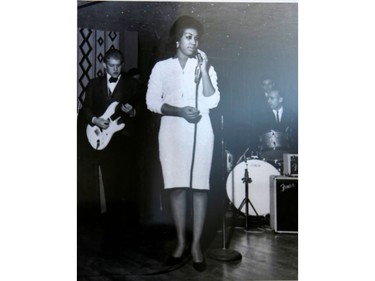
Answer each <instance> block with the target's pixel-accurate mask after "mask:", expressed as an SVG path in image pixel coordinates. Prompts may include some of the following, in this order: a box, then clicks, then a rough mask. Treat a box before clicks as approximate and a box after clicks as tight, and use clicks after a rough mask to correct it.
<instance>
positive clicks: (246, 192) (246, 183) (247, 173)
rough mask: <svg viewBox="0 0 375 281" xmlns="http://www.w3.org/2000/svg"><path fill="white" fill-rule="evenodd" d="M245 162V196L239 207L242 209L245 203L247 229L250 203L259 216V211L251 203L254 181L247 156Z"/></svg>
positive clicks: (247, 226)
mask: <svg viewBox="0 0 375 281" xmlns="http://www.w3.org/2000/svg"><path fill="white" fill-rule="evenodd" d="M245 164H246V168H245V174H244V177H243V178H242V179H241V180H242V182H243V183H245V198H244V199H243V200H242V203H241V205H240V207H239V208H238V209H239V210H240V211H241V209H242V208H243V206H244V205H245V228H246V230H249V225H248V224H249V223H248V218H249V204H250V206H251V208H253V210H254V212H255V214H256V215H257V216H259V214H258V212H257V211H256V209H255V207H254V205H253V203H251V200H250V199H249V183H251V182H252V179H251V178H250V177H249V171H248V169H247V159H246V158H245Z"/></svg>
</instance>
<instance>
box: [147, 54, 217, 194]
mask: <svg viewBox="0 0 375 281" xmlns="http://www.w3.org/2000/svg"><path fill="white" fill-rule="evenodd" d="M196 65H197V60H196V59H195V58H189V59H188V60H187V62H186V65H185V68H184V69H182V67H181V65H180V63H179V61H178V59H177V58H170V59H167V60H164V61H160V62H158V63H157V64H156V65H155V66H154V68H153V70H152V73H151V76H150V79H149V82H148V90H147V95H146V103H147V107H148V109H149V110H151V111H152V112H155V113H159V114H162V112H161V107H162V105H163V104H164V103H167V104H169V105H172V106H177V107H184V106H192V107H195V92H196V83H195V82H194V78H195V74H194V73H195V68H196ZM209 76H210V78H211V83H212V85H213V87H214V88H215V93H214V94H213V95H212V96H209V97H205V96H204V95H203V86H202V81H201V80H202V79H201V80H200V82H199V85H198V110H199V111H200V114H201V115H202V118H201V119H200V121H199V122H198V123H197V133H196V137H194V127H195V125H194V124H192V123H189V122H188V121H186V120H185V119H184V118H182V117H176V116H162V118H161V123H160V130H159V157H160V162H161V166H162V171H163V179H164V188H165V189H168V188H174V187H190V181H191V176H192V184H191V187H192V188H194V189H202V190H208V189H209V179H210V171H211V164H212V153H213V146H214V134H213V131H212V126H211V120H210V116H209V110H210V109H211V108H214V107H216V106H217V105H218V103H219V101H220V93H219V90H218V86H217V75H216V72H215V70H214V68H213V67H212V66H211V67H210V69H209ZM194 142H195V149H194V148H193V146H194ZM193 156H194V162H193V164H192V160H193ZM192 167H193V169H191V168H192ZM191 171H193V172H192V174H191Z"/></svg>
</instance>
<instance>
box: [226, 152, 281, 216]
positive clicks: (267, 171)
mask: <svg viewBox="0 0 375 281" xmlns="http://www.w3.org/2000/svg"><path fill="white" fill-rule="evenodd" d="M245 169H247V170H248V177H250V178H251V184H250V185H249V186H248V196H246V194H245V191H246V190H245V188H244V181H243V180H242V179H243V178H244V179H245V181H246V180H247V175H246V174H245V176H244V171H245ZM272 175H280V172H279V171H278V170H277V169H276V168H275V167H274V166H273V165H272V164H270V163H268V162H266V161H263V160H260V159H251V158H247V159H246V162H245V161H242V162H240V163H239V164H238V165H236V166H235V167H234V168H233V170H232V171H231V172H230V173H229V175H228V178H227V185H226V190H227V196H228V198H229V200H230V201H231V202H233V205H234V207H235V208H237V209H238V208H240V206H241V203H242V202H243V198H246V197H249V198H251V203H252V204H253V206H254V208H255V209H256V212H257V214H258V215H259V217H261V216H266V215H268V214H269V213H270V191H269V186H270V181H269V180H270V176H272ZM248 184H249V183H248ZM248 211H249V215H250V216H256V215H257V214H256V213H255V212H254V209H253V208H249V210H248ZM240 212H242V213H244V210H243V206H242V210H240Z"/></svg>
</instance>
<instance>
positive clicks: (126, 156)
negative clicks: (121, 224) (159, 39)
mask: <svg viewBox="0 0 375 281" xmlns="http://www.w3.org/2000/svg"><path fill="white" fill-rule="evenodd" d="M123 63H124V56H123V54H122V53H121V51H119V50H117V49H111V50H109V51H107V52H106V53H105V55H104V59H103V66H104V69H105V72H106V74H105V75H104V76H103V77H97V78H94V79H92V80H91V81H90V82H89V83H88V85H87V88H86V91H85V100H84V103H83V107H82V109H81V111H80V114H79V115H80V116H79V120H81V121H83V122H80V121H79V123H81V125H82V126H81V133H82V132H83V131H84V130H85V128H86V127H87V125H91V126H94V125H96V126H98V127H99V128H101V129H107V128H108V127H109V126H110V122H109V120H107V119H103V118H101V117H100V116H102V115H103V114H104V113H105V112H106V110H107V108H108V107H109V106H110V105H111V104H112V103H113V102H118V103H119V104H118V106H117V107H116V113H115V114H117V116H121V118H120V119H119V121H118V122H119V123H124V124H125V127H124V128H123V129H122V130H121V131H118V132H115V133H114V134H113V136H112V137H111V139H110V141H109V143H108V145H107V146H106V147H105V148H104V149H102V150H95V149H94V148H93V147H91V146H90V145H89V142H88V139H87V138H86V137H85V144H84V145H81V147H82V146H84V148H83V149H82V151H85V152H86V153H87V154H86V156H88V157H86V156H85V157H83V158H84V159H83V161H92V162H91V163H92V164H93V165H91V167H93V168H94V171H95V172H94V173H93V175H94V177H96V180H95V181H93V180H91V183H97V182H98V181H97V179H98V175H99V174H98V171H99V169H98V166H100V171H101V175H102V180H103V185H104V193H105V201H106V216H105V217H107V218H108V219H109V220H110V222H113V219H115V220H117V219H118V218H120V216H122V213H123V211H124V210H123V207H124V205H126V204H125V202H124V200H129V199H131V198H130V196H129V194H130V189H131V185H132V180H131V178H132V175H134V174H135V173H134V171H131V169H134V168H133V166H134V163H133V160H134V159H133V157H134V155H133V154H134V150H135V149H134V145H135V144H134V141H133V138H134V136H133V135H134V132H133V131H134V119H135V116H136V110H135V108H134V106H135V102H136V98H137V97H136V95H137V83H136V81H135V80H134V79H132V78H129V77H126V76H125V75H121V70H122V66H123ZM82 135H83V133H82ZM83 139H84V137H83V136H82V141H83ZM78 150H80V149H78ZM78 155H80V151H78ZM81 155H82V154H81ZM89 159H91V160H89ZM78 176H80V175H78ZM84 185H85V183H84V184H83V186H84ZM86 185H87V184H86ZM94 185H96V186H97V187H99V185H98V184H94ZM88 193H90V194H88ZM78 194H79V195H80V194H81V197H83V198H84V197H86V196H87V195H88V196H89V197H90V196H91V197H92V198H93V200H92V201H94V202H96V203H95V204H94V206H93V207H94V209H96V213H97V214H99V213H100V200H99V196H98V195H99V190H97V189H96V190H95V188H93V186H92V185H91V186H86V190H85V191H84V192H82V191H81V193H80V191H79V192H78ZM79 199H80V197H78V200H79ZM81 201H86V202H87V199H86V200H81ZM133 201H134V200H133Z"/></svg>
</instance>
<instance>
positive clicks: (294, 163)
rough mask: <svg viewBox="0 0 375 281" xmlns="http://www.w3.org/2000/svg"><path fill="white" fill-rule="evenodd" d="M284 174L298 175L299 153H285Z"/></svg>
mask: <svg viewBox="0 0 375 281" xmlns="http://www.w3.org/2000/svg"><path fill="white" fill-rule="evenodd" d="M283 168H284V169H283V175H285V176H292V177H298V154H289V153H284V154H283Z"/></svg>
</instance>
